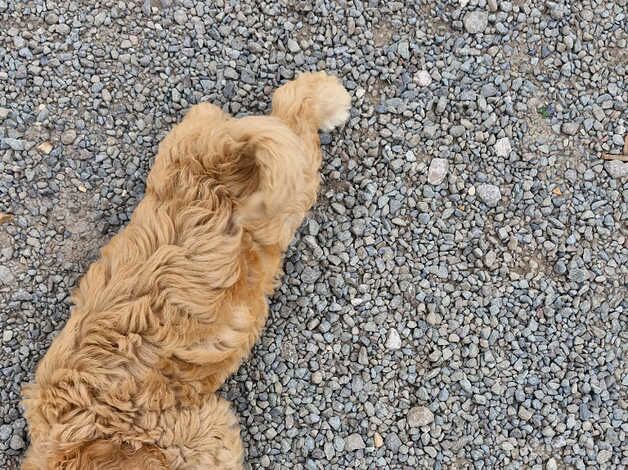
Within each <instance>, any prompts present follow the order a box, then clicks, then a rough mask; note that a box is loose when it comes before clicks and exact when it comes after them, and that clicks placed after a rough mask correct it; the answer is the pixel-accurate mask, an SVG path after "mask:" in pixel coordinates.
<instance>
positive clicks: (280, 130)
mask: <svg viewBox="0 0 628 470" xmlns="http://www.w3.org/2000/svg"><path fill="white" fill-rule="evenodd" d="M349 104H350V98H349V95H348V93H347V92H346V91H345V89H344V88H343V87H342V85H341V84H340V82H339V81H338V80H337V79H336V78H334V77H331V76H328V75H326V74H325V73H322V72H318V73H306V74H303V75H301V76H300V77H298V78H297V79H296V80H294V81H291V82H288V83H287V84H285V85H283V86H282V87H280V88H279V89H278V90H277V91H276V92H275V94H274V96H273V109H272V115H271V116H264V117H261V116H258V117H244V118H241V119H234V118H232V117H230V116H229V115H227V114H225V113H224V112H223V111H221V110H220V109H219V108H217V107H215V106H212V105H210V104H206V103H203V104H199V105H196V106H194V107H192V108H191V109H190V111H189V112H188V114H187V115H186V116H185V118H184V119H183V121H182V122H181V123H180V124H179V125H177V126H176V127H175V128H174V129H173V130H172V132H171V133H170V134H169V135H168V136H167V137H166V138H165V139H164V141H163V142H162V143H161V145H160V148H159V153H158V155H157V158H156V160H155V164H154V167H153V169H152V170H151V172H150V174H149V176H148V181H147V185H146V194H145V197H144V199H143V200H142V201H141V202H140V204H139V205H138V207H137V208H136V210H135V212H134V214H133V217H132V218H131V221H130V223H129V225H128V226H127V227H126V228H125V229H124V230H122V231H121V232H120V233H119V234H118V235H116V236H115V237H114V238H113V239H112V240H111V241H110V242H109V243H108V244H107V245H106V246H105V247H104V248H103V249H102V255H101V258H100V259H99V260H98V261H96V262H95V263H94V264H93V265H92V266H91V267H90V268H89V270H88V272H87V274H86V275H85V277H84V278H83V279H82V280H81V282H80V284H79V287H78V289H77V290H76V292H75V293H74V295H73V302H74V307H73V309H72V314H71V316H70V319H69V320H68V322H67V324H66V326H65V328H64V329H63V330H62V331H61V333H60V334H59V336H58V337H57V338H56V339H55V341H54V342H53V344H52V346H51V347H50V350H49V351H48V353H47V354H46V356H45V357H44V358H43V359H42V361H41V363H40V364H39V366H38V369H37V373H36V378H35V383H34V384H31V385H27V386H26V387H25V388H24V402H23V403H24V408H25V410H26V417H27V419H28V423H29V430H30V438H31V446H30V448H29V450H28V452H27V454H26V457H25V460H24V462H23V466H22V468H23V469H24V470H52V469H55V470H61V469H63V470H90V469H93V470H130V469H138V470H147V469H172V470H179V469H181V470H184V469H185V470H193V469H199V470H200V469H213V470H227V469H238V468H242V465H243V463H242V460H243V457H242V454H243V451H242V443H241V440H240V433H239V425H238V420H237V418H236V416H235V415H234V414H233V412H232V411H231V409H230V406H229V403H228V402H227V401H225V400H224V399H222V398H220V397H219V396H218V395H217V394H216V391H217V390H218V388H219V387H220V386H221V385H222V383H223V382H224V381H225V379H226V378H227V377H229V376H230V375H231V374H232V373H233V372H234V371H235V370H236V369H237V368H238V366H239V365H240V363H241V361H242V360H243V359H244V358H245V357H246V356H247V355H248V354H249V352H250V350H251V347H252V346H253V343H254V342H255V341H256V339H257V337H258V336H259V334H260V331H261V329H262V327H263V325H264V323H265V321H266V317H267V314H268V306H267V296H268V295H269V294H270V293H271V292H272V291H273V289H274V287H275V285H276V282H277V277H278V274H279V272H280V269H281V262H282V256H283V253H284V251H285V249H286V248H287V246H288V244H289V242H290V240H291V238H292V236H293V235H294V232H295V230H296V229H297V228H298V226H299V225H300V223H301V222H302V220H303V218H304V216H305V213H306V211H307V210H309V208H310V207H311V206H312V204H313V203H314V200H315V198H316V192H317V189H318V185H319V174H318V170H319V167H320V163H321V153H320V146H319V138H318V132H317V130H318V129H324V130H330V129H332V128H333V127H335V126H337V125H340V124H342V123H343V122H344V121H346V119H347V118H348V115H349V114H348V110H349Z"/></svg>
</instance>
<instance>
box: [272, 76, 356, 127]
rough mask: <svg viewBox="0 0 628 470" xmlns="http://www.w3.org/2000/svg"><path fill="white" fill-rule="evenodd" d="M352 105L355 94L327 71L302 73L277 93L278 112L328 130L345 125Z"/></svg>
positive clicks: (288, 119)
mask: <svg viewBox="0 0 628 470" xmlns="http://www.w3.org/2000/svg"><path fill="white" fill-rule="evenodd" d="M303 103H307V106H306V107H302V106H301V105H302V104H303ZM350 107H351V96H350V95H349V93H347V90H345V87H343V86H342V83H341V82H340V80H339V79H338V78H337V77H334V76H333V75H328V74H326V73H325V72H306V73H302V74H300V75H299V76H298V77H297V78H296V79H295V80H292V81H290V82H288V83H286V84H284V85H283V86H281V87H280V88H278V89H277V91H276V92H275V94H274V96H273V114H274V115H276V116H278V117H280V118H282V119H284V120H286V121H288V122H293V121H302V120H308V121H310V122H311V124H312V125H313V126H314V127H316V128H317V129H320V130H322V131H324V132H329V131H331V130H332V129H334V128H336V127H338V126H340V125H342V124H344V123H345V122H346V121H347V119H349V108H350Z"/></svg>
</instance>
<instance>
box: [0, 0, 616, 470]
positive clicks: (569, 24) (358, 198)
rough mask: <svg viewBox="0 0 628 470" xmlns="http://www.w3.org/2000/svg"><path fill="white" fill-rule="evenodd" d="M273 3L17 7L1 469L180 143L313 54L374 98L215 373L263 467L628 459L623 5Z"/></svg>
mask: <svg viewBox="0 0 628 470" xmlns="http://www.w3.org/2000/svg"><path fill="white" fill-rule="evenodd" d="M281 3H282V4H281V5H280V4H279V2H270V1H268V0H265V1H262V2H223V1H222V0H218V1H214V2H200V1H192V0H183V1H176V0H168V1H165V0H161V1H160V0H147V1H144V2H139V1H138V2H117V1H115V2H114V1H103V2H76V1H65V0H59V1H57V2H43V1H39V0H38V1H32V0H24V1H19V2H16V1H14V0H0V31H2V32H1V33H0V90H1V92H0V212H10V213H12V214H14V215H15V217H14V220H13V221H12V222H10V223H8V224H5V225H2V226H1V227H0V328H1V329H2V341H1V343H0V468H6V469H14V468H17V467H16V465H17V462H18V460H19V457H20V454H21V453H22V452H23V449H24V447H25V446H26V443H25V441H26V439H27V438H26V434H25V422H24V420H23V418H22V417H21V412H20V410H19V407H18V399H19V398H18V397H19V387H20V384H21V383H23V382H25V381H27V380H29V379H30V378H31V377H32V372H33V370H34V367H35V365H36V363H37V361H38V360H39V359H40V358H41V356H42V355H43V354H44V352H45V351H46V348H47V347H48V346H49V344H50V341H51V339H52V338H53V337H54V335H55V334H56V332H57V331H58V330H59V329H60V328H61V327H62V325H63V322H64V321H65V319H66V318H67V316H68V292H69V290H70V288H71V287H72V286H73V285H75V283H76V280H77V279H78V278H79V276H80V275H81V274H82V273H83V272H84V270H85V268H86V267H87V265H88V264H89V263H90V262H91V261H93V260H94V259H95V257H96V256H97V250H98V247H99V246H101V245H102V244H103V243H105V242H106V240H108V239H109V238H110V237H111V236H112V235H113V234H114V233H115V232H116V231H118V230H119V229H120V227H121V226H123V225H124V224H125V223H126V222H127V220H128V218H129V216H130V214H131V212H132V210H133V208H134V207H135V205H136V204H137V202H138V201H139V199H140V198H141V196H142V192H143V188H144V179H145V177H146V173H147V171H148V168H149V164H150V160H151V156H152V155H153V154H154V153H155V150H156V146H157V143H158V142H159V141H160V139H161V138H162V137H163V136H164V135H165V133H166V132H167V131H168V130H169V129H170V128H171V126H172V125H173V123H174V122H176V121H177V120H178V119H180V117H181V116H182V113H183V112H184V110H185V109H187V108H188V107H189V106H190V105H191V104H193V103H196V102H199V101H204V100H208V101H212V102H214V103H220V104H222V105H223V106H224V108H225V109H226V110H228V111H230V112H232V113H236V114H237V113H248V112H265V111H267V110H268V106H269V94H270V92H271V90H273V89H274V88H275V87H276V86H277V85H279V84H280V83H282V82H284V81H285V80H288V79H290V78H292V77H293V76H294V74H295V72H296V71H298V70H310V69H312V70H313V69H326V70H328V71H330V72H333V73H336V74H338V75H340V76H341V77H342V78H343V80H344V82H345V84H346V85H347V87H348V89H349V90H350V92H351V93H352V95H353V97H354V101H353V102H354V109H353V111H352V118H351V120H350V122H349V123H348V125H347V126H346V127H345V128H344V129H343V130H341V131H340V132H334V133H332V134H331V135H326V134H324V135H322V137H321V141H322V142H323V144H324V151H325V154H326V158H325V162H324V166H323V189H322V193H321V196H320V200H319V204H318V205H317V207H316V208H315V210H314V211H313V212H312V214H311V217H310V219H309V220H308V221H307V222H306V223H305V224H304V226H303V228H302V229H301V231H300V233H299V235H298V237H297V239H296V241H295V242H294V243H293V245H292V247H291V249H290V251H289V253H288V255H287V257H286V263H285V272H286V275H285V277H284V280H283V284H282V286H281V288H280V290H279V292H278V293H277V295H275V296H274V298H273V301H272V315H271V319H270V321H269V324H268V327H267V329H266V331H265V333H264V335H263V338H262V340H261V341H260V343H259V345H258V346H257V347H256V348H255V350H254V353H253V356H252V358H251V359H250V360H249V361H248V362H247V363H246V364H245V365H244V366H243V367H242V368H241V369H240V371H239V372H238V373H237V374H236V375H235V377H234V378H233V379H232V380H230V381H229V382H228V384H226V386H225V387H224V390H223V393H224V395H226V396H227V397H228V398H229V399H231V400H233V402H234V406H235V408H237V412H238V414H239V416H240V418H241V423H242V429H243V433H242V434H243V438H244V441H245V443H246V449H247V460H248V462H249V464H250V466H251V468H273V469H302V468H303V469H317V468H320V469H327V468H336V469H345V468H360V469H370V468H382V469H384V468H391V469H414V468H430V469H431V468H435V469H440V468H463V467H465V468H466V467H472V468H511V469H519V468H533V469H561V468H577V469H592V468H604V469H610V468H625V467H626V466H627V465H628V456H627V455H628V454H627V449H626V446H625V442H626V431H627V430H628V429H627V426H628V423H627V417H628V415H627V413H628V410H626V396H627V394H626V391H627V388H626V387H627V386H628V371H627V369H626V363H625V357H626V344H627V339H628V338H627V337H626V331H627V328H626V318H627V316H626V299H625V298H624V291H625V287H626V276H627V274H628V273H627V268H626V266H628V253H627V251H628V250H627V249H626V245H627V240H626V218H627V215H626V213H627V211H626V209H627V207H628V188H627V186H626V176H627V170H626V166H627V164H624V163H620V162H613V163H605V162H604V161H602V160H601V159H600V154H601V153H620V152H621V151H622V150H621V149H622V145H623V139H624V136H625V135H626V117H627V115H628V110H627V106H626V103H627V101H628V95H627V91H626V90H627V89H628V87H627V86H626V81H625V77H626V71H627V70H626V69H627V60H626V50H627V44H626V42H627V37H628V31H627V29H626V28H627V25H628V21H626V16H625V15H626V13H625V12H626V8H625V7H626V3H625V1H614V2H610V1H604V2H602V1H594V0H582V1H577V2H576V1H562V0H558V1H553V2H549V1H547V2H546V1H540V0H536V1H526V2H523V1H513V2H506V1H501V0H487V1H485V0H460V1H455V0H449V1H434V0H424V1H421V2H414V5H412V6H410V2H406V3H402V2H384V1H378V0H369V1H368V2H363V3H359V2H355V3H354V2H347V3H346V6H345V7H340V6H338V3H344V2H331V1H327V0H324V1H320V2H316V6H312V5H313V4H314V2H301V1H290V2H281ZM88 4H89V5H88ZM96 5H98V6H96ZM132 5H135V6H132ZM435 159H442V160H443V161H440V160H435ZM433 161H435V162H437V163H435V164H433V163H432V162H433ZM444 163H446V165H445V164H444ZM435 165H436V166H435ZM436 170H439V171H440V172H441V173H439V174H438V175H434V178H435V179H434V180H433V181H432V184H429V183H428V173H434V172H436ZM442 173H444V174H442ZM436 176H438V178H436Z"/></svg>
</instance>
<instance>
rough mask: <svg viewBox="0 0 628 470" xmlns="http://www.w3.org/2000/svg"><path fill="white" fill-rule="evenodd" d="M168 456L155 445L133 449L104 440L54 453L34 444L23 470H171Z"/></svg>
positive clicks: (45, 447)
mask: <svg viewBox="0 0 628 470" xmlns="http://www.w3.org/2000/svg"><path fill="white" fill-rule="evenodd" d="M168 468H169V467H168V465H167V462H166V458H165V456H164V454H163V453H162V452H161V451H160V450H159V449H158V448H157V447H155V446H151V445H146V444H144V445H141V446H140V447H138V448H133V447H131V446H127V445H120V444H118V443H116V442H113V441H108V440H104V439H100V440H94V441H91V442H87V443H85V444H82V445H80V446H77V447H73V448H70V449H67V450H57V451H51V450H50V449H49V448H47V446H45V445H32V446H31V447H30V449H29V450H28V453H27V454H26V457H25V459H24V462H23V463H22V470H168Z"/></svg>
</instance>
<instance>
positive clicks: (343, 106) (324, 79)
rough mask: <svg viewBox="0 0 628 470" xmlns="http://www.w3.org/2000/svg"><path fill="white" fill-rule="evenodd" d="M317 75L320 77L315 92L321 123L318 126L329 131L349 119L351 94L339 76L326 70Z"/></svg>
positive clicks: (324, 130)
mask: <svg viewBox="0 0 628 470" xmlns="http://www.w3.org/2000/svg"><path fill="white" fill-rule="evenodd" d="M315 75H317V78H318V80H317V81H318V83H317V85H316V91H315V94H314V102H315V103H316V108H317V114H318V118H319V123H320V124H319V126H318V127H319V129H320V130H321V131H323V132H329V131H331V130H333V129H335V128H336V127H339V126H341V125H343V124H344V123H345V122H347V120H348V119H349V109H350V107H351V95H349V93H348V92H347V90H346V89H345V87H344V86H342V83H341V82H340V80H339V79H338V78H337V77H334V76H332V75H327V74H326V73H324V72H320V73H319V74H315Z"/></svg>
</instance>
